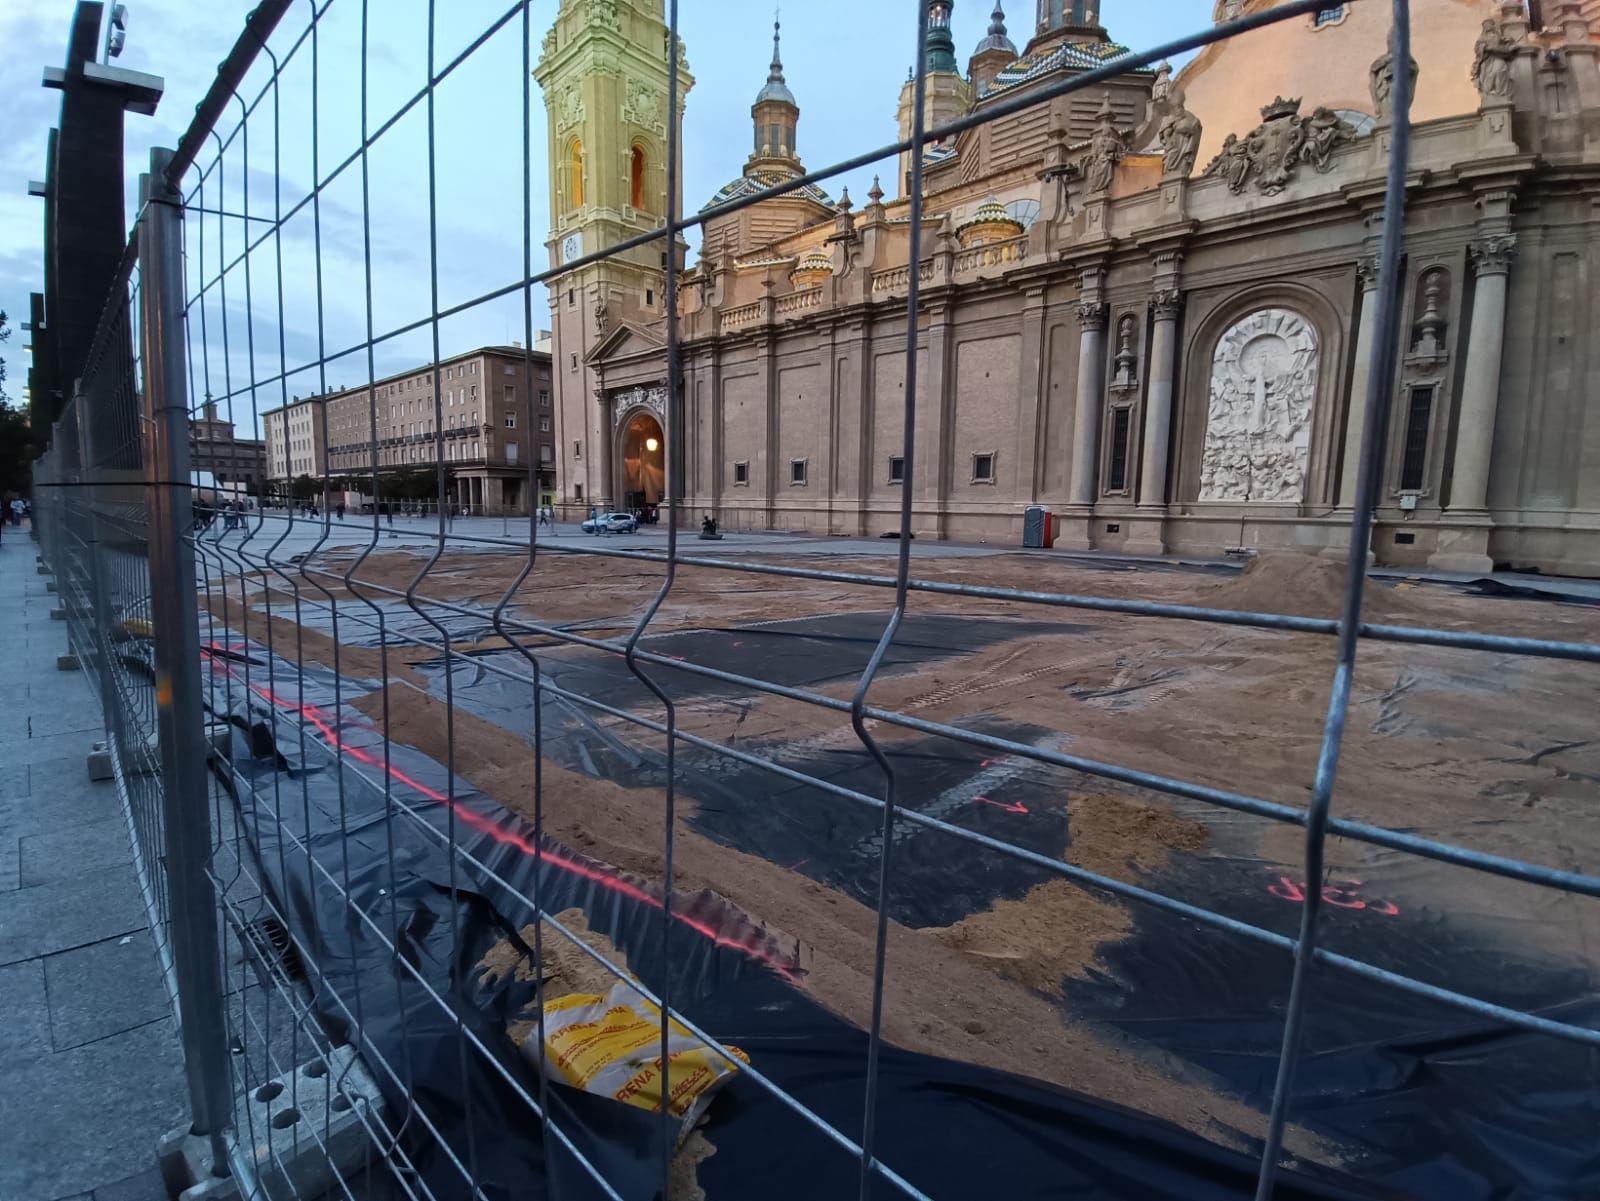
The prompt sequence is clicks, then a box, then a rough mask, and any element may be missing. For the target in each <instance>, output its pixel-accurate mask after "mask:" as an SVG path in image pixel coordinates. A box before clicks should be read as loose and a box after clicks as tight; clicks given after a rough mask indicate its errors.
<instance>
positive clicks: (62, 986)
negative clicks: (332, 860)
mask: <svg viewBox="0 0 1600 1201" xmlns="http://www.w3.org/2000/svg"><path fill="white" fill-rule="evenodd" d="M7 535H8V536H7V537H6V538H5V539H4V541H3V542H0V612H5V613H7V614H9V615H11V618H12V620H9V621H7V622H4V623H0V661H3V662H4V663H5V664H6V671H5V673H4V678H3V679H0V1014H3V1015H4V1021H3V1022H0V1201H64V1199H65V1198H83V1199H84V1201H160V1199H161V1198H163V1197H164V1196H165V1191H164V1189H163V1188H162V1184H161V1178H160V1174H159V1172H158V1171H157V1170H156V1167H155V1146H156V1140H157V1138H159V1137H160V1136H161V1135H162V1134H163V1133H165V1132H166V1131H167V1130H169V1129H171V1128H172V1127H174V1126H177V1125H180V1124H182V1122H183V1121H184V1118H185V1116H186V1114H187V1110H188V1106H187V1097H186V1089H185V1085H184V1078H183V1056H182V1051H181V1049H180V1047H179V1044H178V1040H177V1037H176V1032H175V1027H174V1024H173V1020H172V1016H171V1011H170V1007H169V1005H168V1001H167V994H166V990H165V988H164V987H163V986H162V983H161V978H160V970H159V968H158V966H157V963H156V958H155V952H154V949H153V948H152V945H151V940H150V935H149V933H148V932H147V931H146V929H145V927H146V924H147V922H148V915H147V914H146V912H145V908H144V902H143V900H142V898H141V896H140V894H139V890H138V887H137V885H136V882H135V877H134V871H133V867H132V864H131V851H130V848H129V845H128V832H127V824H126V822H125V820H124V818H123V814H122V807H121V804H120V802H119V801H118V798H117V791H116V787H115V786H114V785H112V784H110V783H100V784H95V783H91V782H90V780H89V774H88V768H87V763H86V759H87V755H88V752H89V749H90V747H91V745H92V744H93V743H94V742H95V741H96V740H98V739H99V738H101V737H102V733H101V731H102V729H103V723H102V717H101V712H100V698H99V696H98V695H97V694H96V692H95V688H94V685H93V682H92V680H91V679H90V678H89V677H88V676H87V675H86V674H85V673H83V672H82V671H75V672H63V671H58V670H57V669H56V656H57V655H60V654H62V653H64V652H66V651H67V650H68V641H67V638H68V635H67V627H66V623H64V622H60V621H52V620H51V619H50V610H51V609H54V608H57V607H58V606H60V604H61V598H60V597H59V596H57V595H55V594H52V593H50V592H49V591H48V590H47V589H46V588H45V586H44V585H45V583H46V582H47V581H46V577H42V576H39V575H37V574H36V573H35V571H34V558H35V555H36V553H37V546H36V545H35V544H34V543H33V542H32V541H31V540H29V539H28V538H26V537H25V536H23V537H17V536H15V535H14V534H13V532H12V531H11V530H7Z"/></svg>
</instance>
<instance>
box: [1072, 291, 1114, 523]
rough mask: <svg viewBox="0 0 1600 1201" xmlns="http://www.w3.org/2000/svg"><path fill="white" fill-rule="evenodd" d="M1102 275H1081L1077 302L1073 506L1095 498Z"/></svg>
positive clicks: (1105, 312) (1102, 364)
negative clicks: (1080, 329) (1078, 330)
mask: <svg viewBox="0 0 1600 1201" xmlns="http://www.w3.org/2000/svg"><path fill="white" fill-rule="evenodd" d="M1104 285H1105V272H1104V271H1103V270H1100V269H1098V268H1095V269H1091V270H1088V271H1085V272H1084V273H1083V297H1082V299H1081V300H1079V301H1078V324H1079V325H1081V326H1082V327H1083V336H1082V337H1081V338H1080V339H1079V342H1078V400H1077V405H1076V407H1075V409H1074V410H1073V414H1072V477H1071V480H1072V482H1071V489H1070V497H1071V500H1072V503H1073V504H1075V505H1084V506H1088V505H1092V504H1094V498H1095V464H1096V463H1097V462H1098V461H1099V458H1100V409H1101V401H1102V399H1103V397H1104V394H1105V386H1106V381H1105V373H1106V321H1107V318H1108V317H1109V315H1110V307H1109V306H1108V305H1107V304H1106V302H1105V297H1104Z"/></svg>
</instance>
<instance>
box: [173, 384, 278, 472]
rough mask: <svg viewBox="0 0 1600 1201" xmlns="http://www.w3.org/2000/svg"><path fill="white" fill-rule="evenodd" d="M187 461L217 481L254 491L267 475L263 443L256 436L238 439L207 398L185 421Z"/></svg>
mask: <svg viewBox="0 0 1600 1201" xmlns="http://www.w3.org/2000/svg"><path fill="white" fill-rule="evenodd" d="M189 463H190V465H191V466H192V467H193V468H194V470H196V471H205V472H209V473H210V474H211V476H212V477H213V478H214V479H215V480H216V481H217V482H218V483H219V484H242V485H244V488H245V491H247V492H251V493H258V492H260V490H261V485H262V484H263V483H264V482H265V481H266V477H267V446H266V443H265V442H264V441H263V440H262V439H260V438H240V437H238V436H237V435H236V433H235V430H234V423H233V422H231V421H225V420H223V419H222V418H221V417H220V416H219V415H218V413H217V406H216V404H215V403H213V402H211V401H207V402H206V404H205V408H204V409H203V410H202V411H201V415H200V416H199V417H198V418H196V419H194V420H191V421H190V422H189Z"/></svg>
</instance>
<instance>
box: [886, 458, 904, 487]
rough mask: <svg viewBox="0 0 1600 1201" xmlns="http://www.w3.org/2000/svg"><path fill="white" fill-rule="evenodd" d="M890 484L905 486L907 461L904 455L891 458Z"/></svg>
mask: <svg viewBox="0 0 1600 1201" xmlns="http://www.w3.org/2000/svg"><path fill="white" fill-rule="evenodd" d="M889 482H890V483H891V484H903V483H905V482H906V460H905V456H904V455H890V456H889Z"/></svg>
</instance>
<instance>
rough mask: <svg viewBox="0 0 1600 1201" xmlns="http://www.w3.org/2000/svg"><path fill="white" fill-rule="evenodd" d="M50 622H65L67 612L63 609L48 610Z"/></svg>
mask: <svg viewBox="0 0 1600 1201" xmlns="http://www.w3.org/2000/svg"><path fill="white" fill-rule="evenodd" d="M50 620H51V621H65V620H67V611H66V610H65V609H51V610H50Z"/></svg>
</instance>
